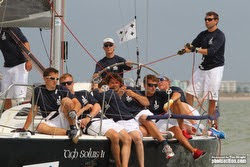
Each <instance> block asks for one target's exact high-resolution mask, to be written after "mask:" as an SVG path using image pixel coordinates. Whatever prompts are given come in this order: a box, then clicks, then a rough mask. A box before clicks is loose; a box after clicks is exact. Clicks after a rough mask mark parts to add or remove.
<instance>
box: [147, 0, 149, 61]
mask: <svg viewBox="0 0 250 167" xmlns="http://www.w3.org/2000/svg"><path fill="white" fill-rule="evenodd" d="M146 7H147V9H146V14H147V19H146V62H148V34H149V30H148V20H149V16H148V11H149V1H148V0H147V5H146Z"/></svg>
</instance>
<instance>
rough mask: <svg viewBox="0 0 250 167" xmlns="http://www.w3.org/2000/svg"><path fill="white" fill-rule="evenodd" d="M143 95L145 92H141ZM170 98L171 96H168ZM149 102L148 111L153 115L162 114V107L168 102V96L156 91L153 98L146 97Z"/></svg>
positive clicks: (163, 92)
mask: <svg viewBox="0 0 250 167" xmlns="http://www.w3.org/2000/svg"><path fill="white" fill-rule="evenodd" d="M142 94H144V95H145V91H142ZM170 97H171V95H170ZM147 98H148V100H149V103H150V104H149V106H148V109H149V110H150V111H151V112H152V113H153V114H154V115H158V114H162V113H163V112H164V110H163V106H164V104H165V103H166V102H167V101H168V94H167V93H166V92H165V91H156V92H155V93H154V95H153V96H147Z"/></svg>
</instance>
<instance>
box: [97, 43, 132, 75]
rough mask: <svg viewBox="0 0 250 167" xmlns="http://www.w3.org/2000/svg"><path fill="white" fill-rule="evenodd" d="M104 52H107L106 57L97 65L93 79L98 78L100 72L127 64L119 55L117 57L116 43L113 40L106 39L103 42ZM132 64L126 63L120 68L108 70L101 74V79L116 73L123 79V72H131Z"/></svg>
mask: <svg viewBox="0 0 250 167" xmlns="http://www.w3.org/2000/svg"><path fill="white" fill-rule="evenodd" d="M103 50H104V51H105V54H106V56H105V57H104V58H102V59H101V60H99V61H98V62H97V64H96V68H95V73H94V75H93V78H96V77H98V75H99V74H98V72H100V71H101V70H103V69H104V68H106V67H108V66H110V65H112V64H115V63H121V62H124V63H125V62H126V60H125V59H124V58H122V57H120V56H118V55H115V43H114V40H113V39H112V38H105V39H104V40H103ZM130 66H131V65H130V62H126V63H125V64H124V65H120V66H113V67H112V68H110V69H108V70H107V71H106V72H104V73H102V74H101V78H104V77H105V76H106V75H107V73H108V72H115V73H119V74H120V76H121V77H123V71H124V70H130V69H131V67H130Z"/></svg>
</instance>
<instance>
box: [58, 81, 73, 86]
mask: <svg viewBox="0 0 250 167" xmlns="http://www.w3.org/2000/svg"><path fill="white" fill-rule="evenodd" d="M72 83H73V81H67V82H62V83H61V85H63V86H66V85H71V84H72Z"/></svg>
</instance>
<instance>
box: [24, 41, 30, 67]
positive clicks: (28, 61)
mask: <svg viewBox="0 0 250 167" xmlns="http://www.w3.org/2000/svg"><path fill="white" fill-rule="evenodd" d="M23 45H24V46H25V47H26V48H27V49H28V50H30V44H29V42H24V43H23ZM25 69H26V70H27V71H30V70H31V69H32V62H31V60H27V61H26V63H25Z"/></svg>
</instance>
